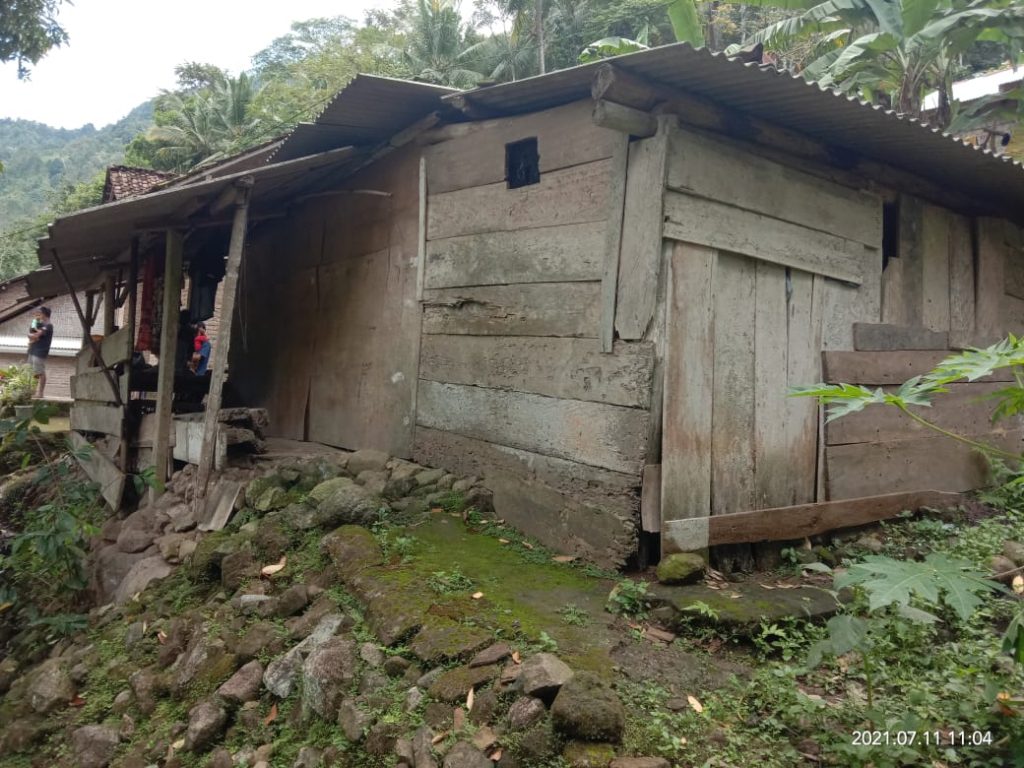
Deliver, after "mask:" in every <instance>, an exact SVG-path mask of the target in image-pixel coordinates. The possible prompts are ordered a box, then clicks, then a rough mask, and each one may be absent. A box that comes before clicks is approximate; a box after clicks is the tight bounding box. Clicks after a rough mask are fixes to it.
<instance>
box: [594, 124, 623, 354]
mask: <svg viewBox="0 0 1024 768" xmlns="http://www.w3.org/2000/svg"><path fill="white" fill-rule="evenodd" d="M628 166H629V136H621V137H620V141H619V144H618V146H616V147H615V154H613V155H612V168H611V182H610V192H609V194H608V218H607V220H606V222H605V244H604V269H603V270H602V274H601V330H600V333H599V336H600V338H601V351H602V352H609V353H610V352H611V351H612V345H613V344H614V342H615V296H616V293H617V292H618V286H619V249H620V248H621V247H622V217H623V215H624V212H625V206H626V172H627V169H628Z"/></svg>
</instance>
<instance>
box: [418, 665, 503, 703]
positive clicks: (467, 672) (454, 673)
mask: <svg viewBox="0 0 1024 768" xmlns="http://www.w3.org/2000/svg"><path fill="white" fill-rule="evenodd" d="M500 671H501V668H500V667H498V666H497V665H496V664H495V665H492V666H490V667H455V668H454V669H449V670H446V671H445V672H443V673H441V674H440V675H439V676H438V677H437V679H435V680H434V681H433V682H431V683H430V688H429V690H428V693H430V695H431V696H432V697H433V698H435V699H437V700H438V701H447V702H451V703H455V702H457V701H462V700H463V699H465V698H466V694H468V693H469V690H470V689H471V688H476V687H477V686H478V685H483V684H484V683H487V682H490V681H491V680H493V679H494V678H495V677H497V676H498V673H499V672H500Z"/></svg>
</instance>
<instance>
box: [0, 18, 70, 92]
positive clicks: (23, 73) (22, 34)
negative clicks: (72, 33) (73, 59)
mask: <svg viewBox="0 0 1024 768" xmlns="http://www.w3.org/2000/svg"><path fill="white" fill-rule="evenodd" d="M63 2H64V0H4V3H3V5H2V6H0V63H3V64H6V63H7V62H11V61H13V62H16V63H17V65H18V77H19V78H26V77H28V76H29V72H30V67H29V65H30V64H38V63H39V60H40V59H41V58H43V56H45V55H46V54H47V52H49V51H50V49H51V48H55V47H58V46H61V45H64V44H65V43H66V42H67V41H68V34H67V32H66V31H65V30H64V28H63V27H62V26H61V25H60V24H58V23H57V12H58V11H59V10H60V6H61V4H62V3H63Z"/></svg>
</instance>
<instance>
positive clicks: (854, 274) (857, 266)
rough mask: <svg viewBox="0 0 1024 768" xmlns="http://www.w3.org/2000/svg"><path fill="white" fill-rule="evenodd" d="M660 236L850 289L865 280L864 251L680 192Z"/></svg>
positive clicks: (671, 198) (669, 203) (669, 198)
mask: <svg viewBox="0 0 1024 768" xmlns="http://www.w3.org/2000/svg"><path fill="white" fill-rule="evenodd" d="M665 217H666V223H665V230H664V231H665V237H668V238H671V239H673V240H681V241H683V242H688V243H697V244H699V245H706V246H708V247H710V248H718V249H720V250H723V251H729V252H731V253H737V254H742V255H744V256H749V257H751V258H756V259H760V260H762V261H770V262H773V263H775V264H781V265H782V266H785V267H793V268H795V269H802V270H804V271H805V272H812V273H814V274H817V275H825V276H826V277H832V278H835V279H836V280H842V281H844V282H847V283H852V284H854V285H860V284H861V283H862V282H864V280H865V270H864V263H863V261H864V260H863V253H864V246H863V245H861V244H860V243H856V242H853V241H851V240H845V239H843V238H841V237H836V236H835V235H831V234H828V233H826V232H819V231H817V230H813V229H807V228H806V227H802V226H799V225H797V224H791V223H789V222H787V221H782V220H780V219H773V218H771V217H769V216H763V215H761V214H759V213H753V212H751V211H744V210H742V209H740V208H733V207H730V206H728V205H723V204H721V203H716V202H713V201H711V200H705V199H703V198H699V197H693V196H692V195H684V194H682V193H680V192H668V193H667V194H666V199H665Z"/></svg>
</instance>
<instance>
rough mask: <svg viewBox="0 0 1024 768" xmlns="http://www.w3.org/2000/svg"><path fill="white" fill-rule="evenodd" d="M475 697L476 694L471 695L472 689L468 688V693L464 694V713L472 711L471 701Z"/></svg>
mask: <svg viewBox="0 0 1024 768" xmlns="http://www.w3.org/2000/svg"><path fill="white" fill-rule="evenodd" d="M475 697H476V694H475V693H473V689H472V688H470V689H469V693H468V694H466V711H467V712H472V711H473V700H474V699H475Z"/></svg>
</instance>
